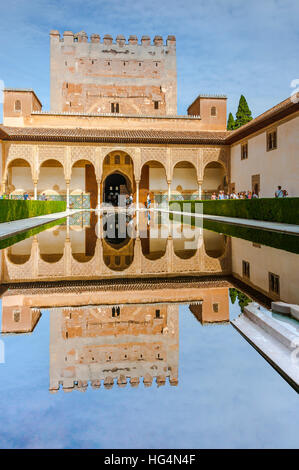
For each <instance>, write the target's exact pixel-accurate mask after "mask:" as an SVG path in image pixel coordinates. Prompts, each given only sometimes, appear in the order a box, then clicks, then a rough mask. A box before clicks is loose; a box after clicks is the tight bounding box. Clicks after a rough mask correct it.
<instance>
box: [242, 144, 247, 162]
mask: <svg viewBox="0 0 299 470" xmlns="http://www.w3.org/2000/svg"><path fill="white" fill-rule="evenodd" d="M246 158H248V143H247V142H246V144H242V145H241V160H246Z"/></svg>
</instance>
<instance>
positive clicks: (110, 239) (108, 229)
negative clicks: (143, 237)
mask: <svg viewBox="0 0 299 470" xmlns="http://www.w3.org/2000/svg"><path fill="white" fill-rule="evenodd" d="M130 223H131V219H130V216H127V214H126V213H125V212H122V213H119V214H117V213H112V214H106V215H104V217H103V233H104V238H103V258H104V263H105V264H106V266H107V267H108V268H109V269H112V270H113V271H124V270H125V269H127V268H128V267H129V266H130V265H131V264H132V262H133V259H134V239H133V238H131V230H130V227H129V224H130Z"/></svg>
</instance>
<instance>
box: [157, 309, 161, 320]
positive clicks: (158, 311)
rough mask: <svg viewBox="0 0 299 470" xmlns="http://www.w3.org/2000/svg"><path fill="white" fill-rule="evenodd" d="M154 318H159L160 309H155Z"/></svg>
mask: <svg viewBox="0 0 299 470" xmlns="http://www.w3.org/2000/svg"><path fill="white" fill-rule="evenodd" d="M156 318H161V317H160V310H156Z"/></svg>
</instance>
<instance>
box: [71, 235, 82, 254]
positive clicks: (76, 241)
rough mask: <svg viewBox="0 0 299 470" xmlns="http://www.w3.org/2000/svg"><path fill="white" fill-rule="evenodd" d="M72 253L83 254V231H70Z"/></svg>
mask: <svg viewBox="0 0 299 470" xmlns="http://www.w3.org/2000/svg"><path fill="white" fill-rule="evenodd" d="M70 239H71V244H72V253H85V230H80V231H76V230H71V231H70Z"/></svg>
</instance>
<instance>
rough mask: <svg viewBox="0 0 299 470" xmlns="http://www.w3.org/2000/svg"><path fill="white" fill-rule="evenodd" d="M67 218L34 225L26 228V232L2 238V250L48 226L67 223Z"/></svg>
mask: <svg viewBox="0 0 299 470" xmlns="http://www.w3.org/2000/svg"><path fill="white" fill-rule="evenodd" d="M65 220H66V219H65V218H63V219H58V220H53V222H48V223H47V224H44V225H39V226H38V227H34V228H31V229H29V230H26V232H20V233H17V234H16V235H13V236H12V237H9V238H5V239H3V240H0V250H3V249H4V248H8V247H9V246H11V245H14V244H15V243H19V242H20V241H22V240H25V238H29V237H32V236H33V235H37V234H38V233H40V232H43V231H44V230H47V229H48V228H51V227H56V225H62V224H65Z"/></svg>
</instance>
